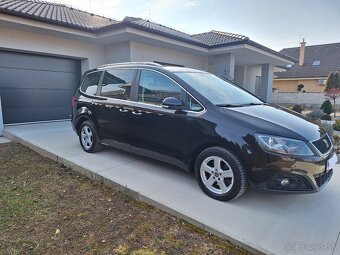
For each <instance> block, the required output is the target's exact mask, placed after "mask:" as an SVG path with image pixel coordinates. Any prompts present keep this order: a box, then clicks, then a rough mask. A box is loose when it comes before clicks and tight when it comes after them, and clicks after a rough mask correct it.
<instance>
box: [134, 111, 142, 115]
mask: <svg viewBox="0 0 340 255" xmlns="http://www.w3.org/2000/svg"><path fill="white" fill-rule="evenodd" d="M132 114H134V115H142V113H141V112H135V111H132Z"/></svg>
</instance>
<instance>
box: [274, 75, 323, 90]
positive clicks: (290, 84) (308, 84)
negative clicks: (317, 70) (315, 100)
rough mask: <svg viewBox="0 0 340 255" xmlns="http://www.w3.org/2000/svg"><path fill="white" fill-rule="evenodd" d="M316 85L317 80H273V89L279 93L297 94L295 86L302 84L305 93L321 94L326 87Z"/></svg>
mask: <svg viewBox="0 0 340 255" xmlns="http://www.w3.org/2000/svg"><path fill="white" fill-rule="evenodd" d="M325 79H327V78H325ZM318 83H319V79H308V80H306V79H301V80H274V82H273V88H276V89H278V90H279V92H297V86H298V85H299V84H303V85H305V86H304V88H303V89H302V90H305V91H306V92H323V91H324V90H325V88H326V86H320V85H319V84H318Z"/></svg>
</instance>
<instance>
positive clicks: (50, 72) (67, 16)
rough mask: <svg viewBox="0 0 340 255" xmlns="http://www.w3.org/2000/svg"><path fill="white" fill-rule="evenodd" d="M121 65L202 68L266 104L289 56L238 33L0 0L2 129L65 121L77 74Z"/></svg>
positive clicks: (33, 0)
mask: <svg viewBox="0 0 340 255" xmlns="http://www.w3.org/2000/svg"><path fill="white" fill-rule="evenodd" d="M125 61H136V62H137V61H152V62H158V63H162V64H169V65H181V66H186V67H193V68H198V69H203V70H208V71H210V72H213V73H215V74H216V75H219V76H223V77H225V78H228V79H231V80H234V81H235V82H236V83H238V84H239V85H240V86H243V87H244V88H246V89H247V90H249V91H250V92H252V93H255V94H257V95H258V96H259V97H261V98H262V99H264V100H266V101H271V97H272V79H273V69H274V67H276V66H284V65H287V64H294V62H295V59H294V58H291V57H287V56H285V55H284V54H282V53H279V52H276V51H274V50H271V49H269V48H267V47H265V46H263V45H261V44H258V43H256V42H254V41H252V40H250V39H249V38H248V37H245V36H241V35H236V34H231V33H224V32H218V31H211V32H207V33H203V34H197V35H189V34H186V33H183V32H180V31H177V30H174V29H171V28H169V27H166V26H163V25H160V24H156V23H154V22H151V21H148V20H144V19H141V18H132V17H126V18H125V19H123V20H122V21H117V20H114V19H110V18H106V17H102V16H98V15H94V14H91V13H88V12H84V11H81V10H77V9H74V8H72V7H68V6H65V5H61V4H54V3H49V2H45V1H36V0H26V1H23V0H0V77H1V79H0V95H1V97H2V102H3V115H4V122H5V123H7V124H8V123H20V122H32V121H43V120H55V119H67V118H69V117H70V111H71V109H70V104H71V97H72V95H73V93H74V90H75V88H76V86H77V83H78V82H79V79H80V75H81V73H83V72H84V71H86V70H88V69H90V68H94V67H96V66H98V65H103V64H107V63H114V62H125Z"/></svg>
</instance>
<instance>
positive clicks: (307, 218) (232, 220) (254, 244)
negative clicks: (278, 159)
mask: <svg viewBox="0 0 340 255" xmlns="http://www.w3.org/2000/svg"><path fill="white" fill-rule="evenodd" d="M5 135H7V136H8V137H9V138H12V139H15V140H17V141H20V142H22V143H24V144H26V145H29V146H30V147H31V148H33V149H34V150H36V151H38V152H39V153H41V154H43V155H45V156H48V157H50V158H52V159H54V160H58V161H59V162H62V163H64V164H65V165H67V166H71V167H72V168H74V169H75V170H77V171H80V172H82V173H84V174H86V175H88V176H90V177H92V178H94V179H97V180H100V181H104V182H106V183H107V184H109V185H113V186H115V187H118V188H120V189H123V190H125V191H127V192H129V193H130V195H131V196H133V197H135V198H137V199H139V200H141V201H145V202H147V203H149V204H153V205H155V206H156V207H158V208H161V209H163V210H166V211H168V212H170V213H172V214H174V215H177V216H179V217H181V218H184V219H186V220H187V221H189V222H191V223H194V224H195V225H197V226H199V227H201V228H203V229H206V230H208V231H211V232H212V233H214V234H216V235H219V236H222V237H224V238H227V239H229V240H232V241H233V242H234V243H236V244H242V246H243V247H246V248H247V249H249V250H252V251H253V252H257V253H259V252H262V253H266V254H285V255H286V254H317V255H321V254H329V255H331V254H332V255H338V254H340V241H339V235H340V185H339V184H340V167H339V165H337V166H336V168H335V169H334V170H335V171H334V176H333V179H332V180H331V182H330V183H329V185H328V186H327V187H326V188H325V189H323V190H322V191H321V192H319V193H316V194H304V195H302V194H301V195H290V194H285V195H282V194H272V193H270V194H269V193H263V192H256V191H248V192H247V193H246V194H244V195H243V196H242V197H240V198H238V199H237V200H235V201H232V202H229V203H228V202H219V201H216V200H213V199H211V198H209V197H207V196H206V195H204V194H203V193H202V192H201V191H200V189H199V187H198V185H197V184H196V182H195V180H194V178H193V177H192V176H191V175H190V174H188V173H185V172H184V171H181V170H179V169H177V168H174V167H172V166H169V165H166V164H162V163H159V162H156V161H153V160H149V159H145V158H143V157H139V156H135V155H132V154H128V153H124V152H120V151H118V150H114V149H106V150H104V151H101V152H99V153H96V154H87V153H85V152H83V150H82V149H81V147H80V145H79V142H78V138H77V136H76V134H75V133H74V132H73V130H72V129H71V125H70V123H69V122H55V123H45V124H35V125H22V126H10V127H6V128H5Z"/></svg>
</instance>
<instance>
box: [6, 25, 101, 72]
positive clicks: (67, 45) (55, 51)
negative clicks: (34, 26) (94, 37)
mask: <svg viewBox="0 0 340 255" xmlns="http://www.w3.org/2000/svg"><path fill="white" fill-rule="evenodd" d="M0 35H1V36H0V49H4V50H13V51H24V52H31V53H37V54H48V55H54V56H60V57H70V58H77V59H81V69H82V72H84V71H86V70H88V69H91V68H94V67H96V66H98V65H102V64H103V63H104V62H105V51H104V46H102V45H95V44H90V43H84V42H80V41H75V40H70V39H62V38H58V37H53V36H47V35H41V34H37V33H32V32H27V31H22V30H15V29H13V28H11V29H8V28H0Z"/></svg>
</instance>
